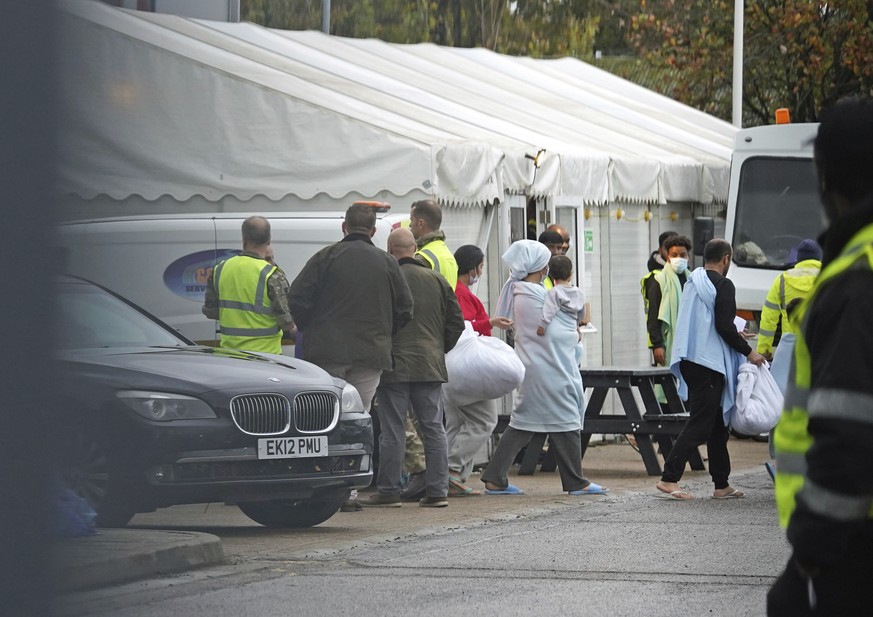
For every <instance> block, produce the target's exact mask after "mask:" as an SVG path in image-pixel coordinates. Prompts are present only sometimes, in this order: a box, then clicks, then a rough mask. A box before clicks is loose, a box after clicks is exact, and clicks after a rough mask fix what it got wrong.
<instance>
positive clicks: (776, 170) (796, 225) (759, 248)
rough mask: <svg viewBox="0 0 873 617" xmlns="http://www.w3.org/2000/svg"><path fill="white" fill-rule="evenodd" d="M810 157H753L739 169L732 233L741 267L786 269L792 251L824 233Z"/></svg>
mask: <svg viewBox="0 0 873 617" xmlns="http://www.w3.org/2000/svg"><path fill="white" fill-rule="evenodd" d="M821 213H822V207H821V201H820V200H819V194H818V183H817V180H816V175H815V166H814V164H813V162H812V160H811V159H799V158H774V157H753V158H749V159H747V160H746V161H745V162H744V163H743V167H742V169H741V170H740V183H739V192H738V194H737V211H736V218H735V221H736V223H735V226H734V235H733V239H734V241H733V249H734V261H735V262H736V263H737V264H739V265H741V266H749V267H758V268H766V269H771V270H783V269H785V267H786V266H788V265H790V264H789V263H788V257H789V254H790V253H791V249H793V248H795V247H796V246H797V245H798V244H800V242H801V241H802V240H804V239H806V238H811V239H813V240H816V239H817V238H818V236H819V234H821V232H822V231H823V225H822V218H821Z"/></svg>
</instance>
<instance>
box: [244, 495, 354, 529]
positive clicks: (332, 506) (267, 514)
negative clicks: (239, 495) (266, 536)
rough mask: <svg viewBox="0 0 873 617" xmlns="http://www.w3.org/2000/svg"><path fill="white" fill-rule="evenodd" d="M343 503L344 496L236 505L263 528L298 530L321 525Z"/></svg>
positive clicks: (245, 502) (246, 502)
mask: <svg viewBox="0 0 873 617" xmlns="http://www.w3.org/2000/svg"><path fill="white" fill-rule="evenodd" d="M343 501H345V496H341V497H334V498H331V499H321V500H317V501H312V500H308V499H304V500H294V499H276V500H273V501H244V502H241V503H239V504H237V505H238V506H239V509H240V510H242V511H243V514H245V515H246V516H248V517H249V518H250V519H252V520H253V521H255V522H256V523H260V524H261V525H263V526H265V527H283V528H292V529H300V528H303V527H312V526H313V525H318V524H319V523H323V522H324V521H326V520H327V519H329V518H330V517H331V516H333V515H334V514H336V513H337V511H338V510H339V509H340V506H341V505H342V504H343Z"/></svg>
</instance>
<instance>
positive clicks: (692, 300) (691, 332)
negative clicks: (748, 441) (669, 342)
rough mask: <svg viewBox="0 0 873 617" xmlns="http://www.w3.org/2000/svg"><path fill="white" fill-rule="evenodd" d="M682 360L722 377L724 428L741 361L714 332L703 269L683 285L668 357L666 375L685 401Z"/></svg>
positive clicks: (712, 307) (710, 286)
mask: <svg viewBox="0 0 873 617" xmlns="http://www.w3.org/2000/svg"><path fill="white" fill-rule="evenodd" d="M682 360H688V361H690V362H694V363H695V364H699V365H701V366H705V367H706V368H708V369H711V370H713V371H716V372H717V373H721V374H722V375H724V377H725V379H724V391H723V392H722V395H721V409H722V417H723V419H724V425H725V426H728V425H729V424H730V418H731V413H732V412H733V409H734V401H735V400H736V392H737V374H738V373H739V367H740V362H741V360H742V357H741V356H740V354H739V353H737V352H736V351H734V350H733V349H732V348H731V347H730V346H729V345H728V344H727V343H726V342H725V341H724V339H723V338H721V336H719V334H718V332H717V331H716V329H715V286H714V285H713V284H712V281H710V280H709V276H707V274H706V269H705V268H697V269H696V270H695V271H694V272H692V273H691V277H690V278H689V279H688V282H687V283H685V289H684V290H683V292H682V301H681V302H680V303H679V316H678V317H677V318H676V332H675V335H674V338H673V352H672V353H671V357H670V371H671V372H672V373H673V374H674V375H675V376H676V377H677V378H678V379H679V396H680V397H682V399H683V400H688V384H687V383H685V379H683V377H682V371H680V370H679V362H681V361H682Z"/></svg>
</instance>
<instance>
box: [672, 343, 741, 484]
mask: <svg viewBox="0 0 873 617" xmlns="http://www.w3.org/2000/svg"><path fill="white" fill-rule="evenodd" d="M679 369H680V370H681V371H682V377H683V378H684V379H685V382H686V383H687V384H688V407H689V414H690V417H689V418H688V421H687V422H686V423H685V426H684V427H683V429H682V432H681V433H679V436H678V437H677V438H676V443H674V444H673V448H672V449H671V450H670V454H669V456H667V460H666V461H664V473H663V475H662V476H661V480H662V481H664V482H678V481H679V480H681V479H682V474H683V473H684V471H685V465H687V464H688V460H689V459H690V458H691V454H692V453H693V452H694V449H695V448H696V447H697V446H699V445H700V444H702V443H706V449H707V453H708V455H709V475H710V476H712V482H713V484H715V488H716V489H722V488H727V487H728V486H729V484H728V477H729V476H730V475H731V458H730V455H729V454H728V449H727V441H728V437H729V436H730V432H729V430H728V427H726V426H725V425H724V420H723V418H722V411H721V395H722V392H723V391H724V375H722V374H721V373H717V372H716V371H713V370H711V369H708V368H706V367H705V366H701V365H699V364H695V363H694V362H689V361H688V360H682V361H681V362H680V363H679Z"/></svg>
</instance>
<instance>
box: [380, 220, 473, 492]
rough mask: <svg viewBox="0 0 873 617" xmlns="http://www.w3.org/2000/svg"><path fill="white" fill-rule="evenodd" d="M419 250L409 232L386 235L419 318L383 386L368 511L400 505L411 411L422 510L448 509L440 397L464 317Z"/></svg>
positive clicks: (404, 335) (400, 340) (399, 342)
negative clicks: (420, 449) (422, 462)
mask: <svg viewBox="0 0 873 617" xmlns="http://www.w3.org/2000/svg"><path fill="white" fill-rule="evenodd" d="M415 249H416V244H415V238H414V237H413V235H412V233H411V232H410V231H409V230H408V229H405V228H402V227H401V228H400V229H395V230H394V231H392V232H391V235H390V236H388V252H389V253H391V255H393V256H394V257H395V258H396V259H397V261H398V262H399V264H400V271H401V272H402V273H403V277H404V278H405V279H406V282H407V284H408V285H409V289H410V291H411V292H412V297H413V299H414V301H415V315H414V316H413V318H412V321H411V322H409V324H408V325H407V326H406V327H405V328H404V329H403V330H402V331H400V332H399V333H398V334H397V335H396V336H395V337H394V343H393V347H392V351H393V355H394V369H393V370H391V371H386V372H385V373H383V374H382V380H381V382H380V384H379V390H378V396H379V420H380V424H381V433H380V435H379V471H378V475H377V477H376V488H377V489H378V491H379V492H378V493H377V494H375V495H373V496H371V498H370V500H369V501H366V502H364V505H367V506H378V507H399V506H400V505H401V504H400V492H401V484H400V474H401V470H402V467H403V457H404V455H405V452H406V431H405V424H406V418H407V416H408V413H409V409H410V407H411V408H412V410H413V413H414V414H415V417H416V418H417V419H418V426H419V428H420V430H421V433H422V440H423V442H424V454H425V459H426V470H425V472H424V473H425V487H426V488H425V492H426V494H425V496H424V497H423V498H422V499H421V500H420V501H419V505H421V506H422V507H436V508H438V507H443V506H447V505H448V501H446V496H447V495H448V490H449V460H448V446H447V443H446V431H445V427H444V425H443V410H442V407H441V406H440V392H441V388H442V384H443V383H445V381H446V380H447V379H448V374H447V372H446V353H448V352H449V351H451V350H452V348H454V346H455V343H457V342H458V339H459V338H460V337H461V333H462V332H463V331H464V317H463V315H462V314H461V307H460V306H459V305H458V300H457V298H456V297H455V293H454V291H452V288H451V286H450V285H449V284H448V282H447V281H446V280H445V279H444V278H443V277H442V276H440V275H438V274H436V273H435V272H434V271H433V270H431V269H429V268H427V267H425V266H424V265H423V264H421V263H420V262H419V261H418V260H416V259H414V258H413V255H415Z"/></svg>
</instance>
